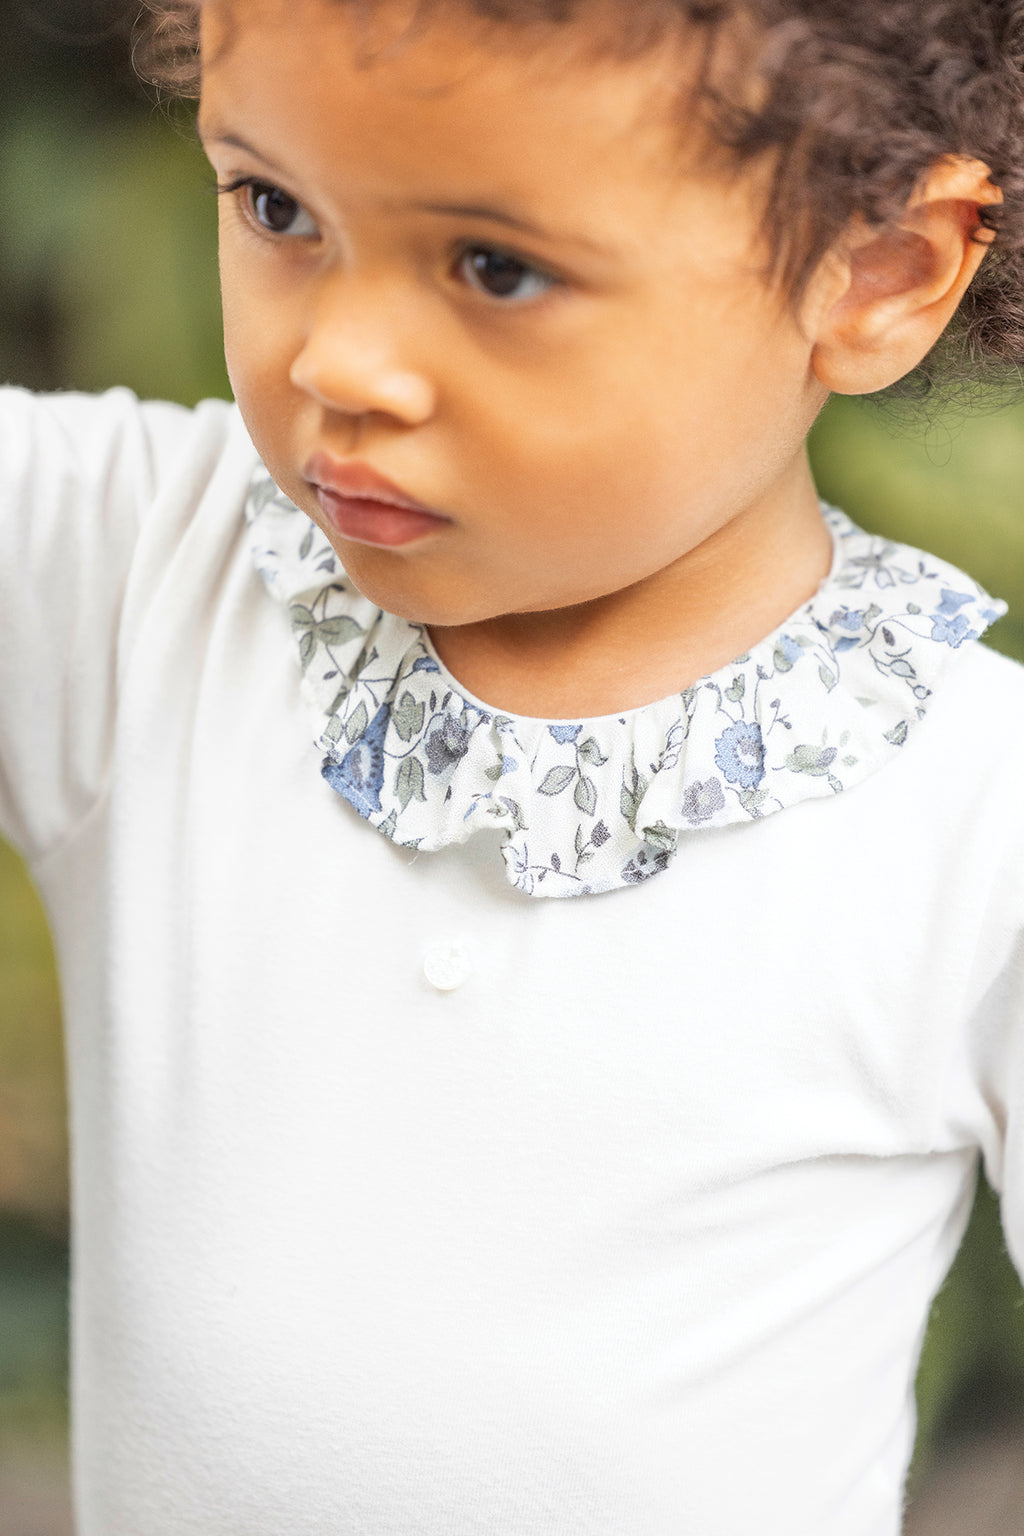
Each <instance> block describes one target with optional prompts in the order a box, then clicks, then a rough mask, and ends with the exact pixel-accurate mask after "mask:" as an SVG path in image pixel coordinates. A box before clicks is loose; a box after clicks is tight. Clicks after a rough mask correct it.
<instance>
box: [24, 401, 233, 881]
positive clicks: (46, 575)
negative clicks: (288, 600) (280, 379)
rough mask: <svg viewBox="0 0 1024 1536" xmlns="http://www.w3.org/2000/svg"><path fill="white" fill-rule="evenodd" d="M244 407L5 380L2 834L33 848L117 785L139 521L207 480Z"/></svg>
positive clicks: (41, 848) (59, 835) (56, 837)
mask: <svg viewBox="0 0 1024 1536" xmlns="http://www.w3.org/2000/svg"><path fill="white" fill-rule="evenodd" d="M204 412H205V416H206V418H207V428H206V430H205V432H204V430H203V426H204V424H203V421H202V420H201V418H202V417H203V415H204ZM230 414H231V412H230V408H229V407H228V406H226V405H223V404H222V403H220V402H216V403H214V404H212V405H208V406H206V407H203V408H201V409H200V411H199V412H198V413H193V412H189V411H186V410H184V409H182V408H181V407H179V406H173V405H163V404H151V405H140V403H139V402H138V401H137V400H136V398H135V397H134V396H133V395H132V394H130V393H129V392H128V391H126V390H115V391H112V392H111V393H109V394H106V395H101V396H87V395H75V394H62V395H48V396H33V395H31V394H28V393H27V392H25V391H22V390H14V389H4V390H2V391H0V833H2V834H3V835H4V836H5V837H7V838H8V839H9V840H10V841H11V842H13V843H14V844H15V846H16V847H18V848H19V849H20V850H21V852H22V853H23V854H25V855H26V856H27V857H29V858H30V859H32V858H38V857H40V856H41V855H42V854H43V853H45V852H46V851H48V850H49V849H51V848H53V847H54V846H56V845H57V844H58V843H59V842H61V841H62V840H63V839H64V838H65V837H66V836H68V835H69V834H70V833H71V832H72V831H73V830H74V829H75V828H76V827H77V826H79V825H80V824H81V823H82V821H83V820H84V818H86V817H87V816H88V815H89V813H90V811H91V809H92V808H93V806H94V805H95V804H96V802H97V800H98V799H99V798H100V797H101V796H102V795H103V792H104V789H105V785H106V782H107V778H108V774H109V772H110V767H111V762H112V756H113V752H114V745H115V733H116V716H117V697H118V682H119V678H120V677H121V675H122V673H123V668H124V665H125V661H126V654H125V643H126V624H125V620H126V614H127V612H128V609H129V607H130V604H131V599H132V592H133V586H137V585H138V578H139V575H140V572H139V569H138V567H139V557H140V542H139V535H140V530H141V529H142V527H143V525H144V524H145V523H146V521H147V516H148V514H149V513H150V512H151V510H153V509H154V508H155V506H156V505H157V504H158V503H159V502H160V500H161V497H162V496H164V497H166V496H167V495H171V496H172V498H176V499H177V501H178V502H179V503H180V502H181V501H182V499H183V497H184V498H186V499H187V495H188V491H189V478H190V476H191V477H192V479H193V480H196V481H202V479H203V477H204V475H205V477H206V478H207V479H208V478H209V474H210V472H211V464H212V463H215V461H216V458H217V454H218V450H219V448H220V447H221V446H222V444H223V439H224V434H225V428H226V421H225V418H226V417H228V416H229V415H230ZM204 439H205V440H206V443H205V449H206V451H205V452H204V451H201V445H202V442H203V440H204ZM195 499H196V498H195V497H193V500H195ZM148 575H149V579H150V581H152V580H158V579H159V572H157V571H150V572H149V573H148ZM141 598H142V594H141V593H140V599H141Z"/></svg>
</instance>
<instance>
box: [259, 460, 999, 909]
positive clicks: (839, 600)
mask: <svg viewBox="0 0 1024 1536" xmlns="http://www.w3.org/2000/svg"><path fill="white" fill-rule="evenodd" d="M823 512H824V516H825V518H826V521H827V524H828V527H829V529H830V531H831V534H832V539H833V544H834V556H833V563H832V569H831V571H830V573H829V575H828V576H827V577H826V579H825V581H824V582H823V583H822V585H821V587H820V588H819V589H818V591H817V593H816V594H815V596H814V597H812V598H811V600H810V601H809V602H808V603H806V604H805V605H804V607H802V608H801V609H799V611H798V612H796V613H795V614H793V615H792V617H791V618H789V619H787V620H786V622H785V623H784V624H782V625H780V627H779V628H778V629H777V630H775V631H774V632H773V633H772V634H771V635H769V636H768V637H767V638H766V639H764V640H762V641H761V642H760V643H759V644H757V645H755V646H754V647H752V649H751V650H750V651H749V652H748V653H747V654H746V655H744V656H739V657H737V659H736V660H735V661H734V662H733V663H732V664H731V665H729V666H727V667H723V668H721V669H720V670H719V671H717V672H714V673H712V674H711V675H710V676H708V677H705V678H702V679H701V680H700V681H699V682H696V683H695V684H694V685H693V687H691V688H686V689H684V690H683V692H681V693H678V694H673V695H672V696H671V697H669V698H666V699H661V700H659V701H658V702H657V703H655V704H649V705H645V706H643V707H642V708H639V709H633V710H627V711H625V712H624V713H622V714H619V715H604V716H601V717H599V718H596V719H586V720H555V721H551V720H538V719H532V718H529V717H524V716H516V715H510V714H502V713H501V712H500V711H498V710H496V709H493V708H492V707H490V706H489V705H486V704H484V703H482V702H481V701H480V700H479V699H475V698H473V697H472V695H470V694H468V693H467V692H466V691H465V689H463V688H461V687H460V686H459V684H458V683H457V682H456V681H455V680H454V678H453V677H451V675H450V674H449V673H448V672H446V670H445V668H444V667H443V666H442V664H441V663H440V661H439V660H438V657H437V655H436V653H435V651H434V649H433V646H432V645H431V643H430V639H429V636H428V635H427V633H426V631H425V630H424V629H423V628H422V627H421V626H419V625H416V624H410V623H408V622H407V621H406V620H404V619H399V618H396V617H395V616H394V615H392V614H387V613H384V612H382V611H381V609H379V608H377V607H376V606H375V605H374V604H373V603H371V602H369V601H368V600H367V599H366V598H364V597H363V596H362V595H361V594H360V593H359V592H357V591H356V589H355V588H354V587H353V586H352V585H351V583H350V582H349V581H348V580H347V579H346V577H345V575H344V572H343V571H342V570H341V567H340V565H339V563H338V560H337V557H336V555H335V554H334V553H333V551H332V549H331V547H330V545H329V544H328V542H327V540H326V538H325V537H324V535H323V534H322V533H321V532H320V530H319V529H318V528H317V527H316V526H315V525H314V524H313V523H312V522H311V521H310V520H309V518H308V517H306V515H305V514H304V513H303V512H301V511H299V509H298V508H297V507H295V506H294V505H293V504H292V503H291V502H290V501H288V500H287V498H286V497H285V496H284V495H283V493H282V492H281V491H279V490H278V489H277V487H276V485H275V484H274V483H273V481H272V480H271V479H270V476H269V475H268V474H267V472H266V470H265V469H263V468H262V467H261V468H260V469H259V470H257V472H256V475H255V476H254V479H253V483H252V487H251V490H250V493H249V496H248V499H247V503H246V521H247V523H248V527H249V538H250V546H251V551H252V556H253V560H254V563H255V565H256V567H257V569H258V570H259V571H260V573H261V575H262V576H263V579H264V581H265V582H266V585H267V587H268V589H269V591H270V593H271V595H272V596H273V597H274V598H275V599H276V601H278V602H279V603H281V604H282V606H283V607H285V608H286V609H287V610H288V612H289V615H290V619H291V625H292V630H293V633H294V635H295V639H296V642H297V646H298V652H299V659H300V662H301V667H302V683H301V687H302V693H303V695H304V697H305V700H306V702H307V704H308V705H309V708H310V710H311V712H312V716H313V720H314V722H315V731H316V741H317V744H318V746H319V747H320V748H321V749H322V750H323V752H324V753H325V757H324V763H323V768H322V772H323V776H324V778H325V779H326V780H327V782H328V783H329V784H330V785H331V787H332V788H333V789H335V790H337V791H338V793H339V794H341V795H343V796H344V797H345V799H346V800H348V801H349V803H350V804H351V805H353V806H354V807H355V809H356V810H357V811H358V812H359V815H360V816H362V817H363V818H364V819H365V820H366V821H368V822H370V823H371V825H373V826H374V827H376V828H377V830H378V831H379V832H383V833H384V835H385V836H386V837H389V838H391V839H392V840H393V841H394V842H396V843H400V844H401V845H402V846H403V847H406V848H418V849H423V850H424V851H427V852H432V851H434V850H436V849H439V848H444V847H448V846H450V845H452V844H456V843H462V842H465V841H466V839H467V838H469V837H470V836H472V834H473V833H474V832H475V831H477V830H478V829H479V828H481V827H489V828H492V829H493V828H495V827H498V828H501V829H502V830H503V831H504V833H505V834H506V836H505V839H504V841H503V843H502V846H501V852H502V857H503V858H504V861H505V866H506V871H507V874H508V878H509V880H510V881H511V882H512V884H513V885H515V886H516V887H517V888H518V889H519V890H521V891H523V892H525V893H526V894H527V895H529V896H587V895H592V894H596V893H598V892H601V891H610V890H614V889H616V888H618V887H620V886H627V885H635V884H639V883H640V882H641V881H643V880H647V879H649V878H650V877H651V876H653V875H657V874H659V873H660V872H661V871H662V870H664V869H665V868H667V866H668V864H669V862H670V860H671V859H672V858H673V857H674V855H675V853H676V852H677V850H678V848H679V845H680V840H681V839H682V838H683V837H684V836H685V834H686V833H687V832H691V831H693V830H694V829H702V828H712V827H723V826H728V825H730V824H732V823H736V822H744V821H750V820H753V819H756V818H759V817H762V816H769V815H772V814H773V813H774V812H776V811H781V810H784V809H785V808H786V807H787V806H791V805H796V804H798V803H799V802H800V801H802V800H809V799H815V798H819V797H821V796H827V795H833V794H840V793H841V792H842V791H843V790H845V789H848V788H850V787H851V786H852V785H854V784H857V783H859V782H860V781H861V780H862V779H864V778H866V777H867V775H868V774H870V773H873V772H874V771H875V770H876V769H877V768H880V767H882V766H883V765H884V764H885V763H886V762H888V761H889V760H890V759H891V758H893V757H895V756H896V755H897V754H898V753H899V752H900V751H901V749H902V747H903V745H904V743H905V742H906V740H907V738H908V736H909V734H910V733H911V732H912V731H913V729H914V727H915V725H916V724H917V722H918V721H919V720H921V719H922V718H923V717H924V715H925V713H926V710H927V708H928V703H929V700H930V699H931V696H932V693H933V691H934V689H935V687H936V685H937V684H938V682H939V680H940V678H941V677H942V674H943V673H944V671H945V669H946V667H947V666H948V665H949V663H950V661H951V660H952V659H953V657H954V653H955V652H956V651H958V650H959V649H960V648H961V647H962V646H963V645H965V644H967V643H968V642H969V641H972V640H976V639H977V638H978V636H979V635H980V634H981V633H982V631H983V630H985V629H986V628H987V627H988V625H989V624H991V623H992V622H993V621H994V620H995V619H997V618H999V617H1001V616H1002V614H1003V613H1005V612H1006V605H1005V603H1000V602H997V601H995V600H993V599H992V598H990V597H988V596H987V594H986V593H985V592H983V591H982V589H981V588H980V587H979V586H978V585H977V584H976V583H975V582H974V581H972V580H971V578H970V577H969V576H965V575H964V574H963V573H962V572H961V571H958V570H957V569H956V568H955V567H953V566H951V565H947V564H946V563H945V562H944V561H942V560H939V559H937V558H935V557H934V556H932V555H926V554H923V553H921V551H919V550H916V549H910V548H908V547H907V546H906V545H902V544H893V543H891V542H890V541H888V540H887V539H884V538H878V537H875V536H873V535H871V534H868V533H865V532H863V531H862V530H861V529H859V528H857V527H856V526H855V525H854V524H853V523H852V522H851V521H850V519H849V518H848V517H847V516H846V515H845V514H844V513H842V512H840V511H838V510H836V509H835V508H833V507H828V506H826V507H824V508H823Z"/></svg>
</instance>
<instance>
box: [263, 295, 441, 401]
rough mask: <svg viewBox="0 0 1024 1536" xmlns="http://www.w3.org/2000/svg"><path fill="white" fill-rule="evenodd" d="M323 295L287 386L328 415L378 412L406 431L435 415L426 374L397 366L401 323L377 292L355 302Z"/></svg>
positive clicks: (431, 392)
mask: <svg viewBox="0 0 1024 1536" xmlns="http://www.w3.org/2000/svg"><path fill="white" fill-rule="evenodd" d="M345 287H346V288H347V292H344V293H342V292H339V291H334V292H332V293H331V294H329V295H324V297H323V298H322V300H321V302H320V303H319V304H318V306H317V310H316V313H315V314H314V316H313V318H312V323H311V324H310V326H309V330H308V332H307V334H306V338H305V341H304V343H303V346H302V348H301V350H300V351H299V353H298V354H297V356H296V357H295V359H294V361H293V363H292V365H291V370H290V377H291V381H292V383H293V384H294V385H295V386H296V388H298V389H301V390H302V391H303V392H304V393H305V394H308V395H311V396H312V397H313V398H314V399H315V400H317V401H318V402H319V403H320V404H321V405H323V406H326V407H327V408H328V409H329V410H334V411H341V412H344V413H345V414H346V415H351V416H362V415H366V414H368V413H370V412H372V411H383V412H385V413H386V414H387V415H389V416H394V417H395V418H397V419H398V420H400V421H402V422H404V423H405V424H406V425H408V426H416V425H419V424H421V423H423V422H425V421H427V420H429V419H430V417H431V416H432V415H433V414H434V407H435V390H434V386H433V384H432V383H431V381H430V379H428V378H427V377H426V376H425V374H423V373H422V372H419V371H418V370H416V369H414V368H413V369H410V368H407V367H403V366H402V365H401V363H402V360H401V358H399V357H397V356H396V342H397V340H398V338H399V336H400V334H401V329H402V328H401V323H400V321H399V320H398V318H397V316H396V315H395V313H394V312H393V308H392V306H390V305H389V304H388V303H387V299H386V298H385V296H384V295H382V294H381V292H380V290H379V289H378V290H377V291H376V292H375V293H371V294H364V295H362V298H361V299H360V298H359V297H357V296H356V295H355V294H354V292H353V291H352V289H351V288H349V287H348V285H345Z"/></svg>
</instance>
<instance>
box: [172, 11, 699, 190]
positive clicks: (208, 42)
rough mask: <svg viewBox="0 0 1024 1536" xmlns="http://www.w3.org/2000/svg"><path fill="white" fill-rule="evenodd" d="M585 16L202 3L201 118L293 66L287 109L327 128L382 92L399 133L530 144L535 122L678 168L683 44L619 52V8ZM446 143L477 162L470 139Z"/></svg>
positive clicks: (671, 38)
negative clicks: (297, 86) (472, 130)
mask: <svg viewBox="0 0 1024 1536" xmlns="http://www.w3.org/2000/svg"><path fill="white" fill-rule="evenodd" d="M585 14H586V15H587V16H589V15H590V14H591V12H590V7H589V6H587V7H584V8H581V10H580V14H579V16H578V17H577V19H576V20H575V21H573V22H570V23H567V24H562V25H554V24H543V25H542V24H538V25H535V26H533V27H526V26H524V25H519V26H517V27H509V26H507V25H503V24H502V25H498V24H495V23H494V22H493V21H492V20H489V19H488V18H487V17H484V16H481V15H480V14H479V13H478V12H477V11H476V10H475V9H474V8H473V6H472V5H471V4H470V3H469V0H456V3H454V4H445V5H441V4H435V3H431V0H428V3H426V4H424V3H423V0H369V3H360V4H351V3H348V0H245V4H244V5H243V4H242V3H241V0H205V3H204V7H203V34H202V38H203V84H204V91H203V95H204V114H205V115H206V116H209V115H210V111H211V102H214V101H216V102H218V103H221V102H223V101H224V99H225V97H227V98H228V100H229V101H230V99H231V98H234V97H237V96H239V95H240V94H244V96H245V97H246V98H247V101H248V104H249V106H250V109H251V105H252V102H253V101H254V99H255V98H257V97H258V96H259V95H260V93H261V92H262V93H263V94H264V95H265V96H272V95H274V94H276V93H278V92H279V88H280V87H281V84H282V82H283V81H284V80H285V79H286V77H287V76H288V73H289V70H290V71H291V74H292V76H293V77H295V76H296V75H297V74H299V73H301V79H302V85H303V89H302V92H301V93H294V92H293V93H292V101H293V105H294V107H295V110H296V111H297V112H298V113H300V114H301V115H302V117H303V118H304V119H305V120H306V121H307V123H308V124H309V125H311V126H313V127H315V126H316V125H317V124H318V123H319V124H321V125H322V127H323V130H324V132H325V133H329V132H331V131H332V125H334V124H336V123H337V121H338V120H339V114H341V113H343V112H344V110H345V108H346V106H354V104H355V103H356V102H357V101H359V100H360V99H367V98H369V97H371V96H372V97H374V98H380V97H387V98H388V100H389V101H391V102H392V104H393V106H394V111H395V114H396V115H395V119H394V133H395V135H400V134H401V133H402V132H403V131H405V132H408V131H409V129H410V127H412V126H414V125H415V124H416V123H420V124H422V125H423V126H425V127H426V126H428V125H429V126H430V127H433V128H435V129H436V128H440V129H441V131H442V132H443V131H444V129H445V127H446V126H448V127H451V128H452V129H453V131H454V132H455V133H458V132H459V131H460V120H461V121H463V122H466V123H467V124H468V123H472V122H473V121H474V120H475V121H476V123H477V125H478V127H479V128H481V129H484V130H489V129H491V128H493V130H494V132H495V133H496V134H497V133H498V132H499V131H501V132H505V133H506V134H508V133H511V134H513V135H514V136H515V139H516V142H517V143H519V144H520V145H522V146H523V147H524V148H525V145H526V142H527V140H528V139H529V138H530V137H531V136H532V135H533V134H534V132H535V130H536V129H537V128H538V127H539V126H540V123H541V122H543V123H544V125H545V126H546V129H547V130H548V131H556V132H561V133H564V134H565V135H566V136H567V137H566V143H567V144H568V142H569V140H570V139H571V141H572V143H574V144H575V145H577V147H578V146H580V145H581V144H583V143H585V142H586V141H588V140H589V141H590V142H591V143H592V144H595V145H601V146H602V147H603V148H609V149H611V148H614V147H616V145H618V147H620V148H629V149H630V150H631V151H632V155H633V158H635V159H640V158H643V157H644V156H647V155H648V150H649V146H654V145H656V146H657V156H656V158H657V160H659V161H660V162H661V165H662V168H663V169H671V171H672V173H673V174H676V173H677V172H678V169H679V164H678V151H679V148H680V146H681V145H685V144H686V143H687V141H688V140H689V141H690V143H691V144H692V142H693V139H694V135H695V134H696V132H697V131H698V124H697V122H696V118H695V117H694V116H693V114H692V110H688V103H687V89H688V85H690V84H692V81H693V79H694V76H695V72H696V71H695V66H694V59H693V53H694V50H693V47H692V40H690V39H688V38H686V37H683V36H681V35H680V34H679V33H662V34H661V35H659V36H658V37H657V38H655V37H653V36H651V37H649V38H648V40H647V45H646V46H645V47H643V48H641V49H636V48H633V49H628V50H627V49H626V48H625V47H624V45H623V40H622V38H621V37H617V36H616V35H614V33H613V31H612V30H610V29H612V28H613V27H614V25H615V15H616V14H620V8H619V6H618V5H614V6H613V5H608V4H605V3H603V0H595V3H594V7H593V18H594V24H593V26H585V25H584V15H585ZM602 27H606V28H608V29H609V30H607V31H605V32H602V31H601V28H602ZM689 105H690V107H691V109H692V103H690V104H689ZM489 113H492V114H493V115H492V116H490V117H489V116H488V114H489ZM215 115H218V116H219V115H220V114H219V111H217V112H216V113H215ZM645 130H646V132H645ZM681 130H682V132H681ZM623 141H628V144H626V143H624V142H623ZM452 148H453V151H454V150H456V149H457V150H458V152H459V154H460V156H462V157H464V156H465V155H466V154H467V153H468V154H470V156H471V154H472V143H471V142H466V141H460V142H459V143H458V144H453V145H452ZM666 151H668V152H670V154H671V165H670V166H668V165H667V164H666Z"/></svg>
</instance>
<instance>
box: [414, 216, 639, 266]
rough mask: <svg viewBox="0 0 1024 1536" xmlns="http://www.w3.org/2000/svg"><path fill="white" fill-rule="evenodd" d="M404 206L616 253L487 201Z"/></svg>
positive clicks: (596, 252)
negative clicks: (496, 206)
mask: <svg viewBox="0 0 1024 1536" xmlns="http://www.w3.org/2000/svg"><path fill="white" fill-rule="evenodd" d="M404 206H405V207H407V208H410V209H411V210H412V211H413V212H415V213H438V214H443V215H445V216H446V217H450V218H455V219H487V220H489V221H490V222H491V223H492V224H504V225H506V226H507V227H508V228H509V229H518V230H520V231H521V232H522V233H523V234H526V235H533V236H535V237H536V238H537V239H539V240H555V241H559V242H561V243H563V244H569V245H579V246H583V247H585V248H586V249H587V250H589V251H592V252H593V253H594V255H596V256H610V255H613V254H614V253H613V251H612V249H611V247H610V246H607V245H601V244H599V243H598V242H597V241H596V240H590V239H588V238H587V236H586V235H576V234H570V233H568V232H564V231H561V230H551V229H545V228H544V226H543V225H542V224H535V223H533V222H532V220H530V219H524V218H520V217H519V216H518V215H517V214H512V213H506V212H505V210H504V209H502V208H492V207H490V206H489V205H488V204H486V203H406V204H405V205H404Z"/></svg>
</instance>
